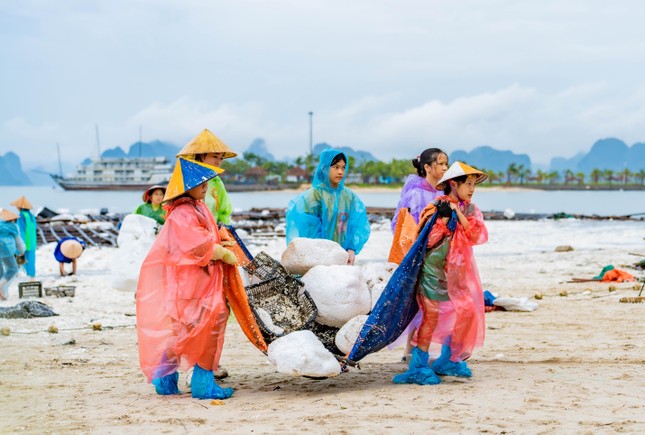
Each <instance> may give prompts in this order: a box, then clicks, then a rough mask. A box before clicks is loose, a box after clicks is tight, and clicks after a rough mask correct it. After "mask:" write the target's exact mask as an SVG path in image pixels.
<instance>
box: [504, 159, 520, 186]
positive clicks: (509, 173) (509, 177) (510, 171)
mask: <svg viewBox="0 0 645 435" xmlns="http://www.w3.org/2000/svg"><path fill="white" fill-rule="evenodd" d="M516 174H517V166H516V165H515V163H511V164H510V165H508V168H506V184H508V185H510V184H511V181H513V176H515V175H516Z"/></svg>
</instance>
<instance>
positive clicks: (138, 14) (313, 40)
mask: <svg viewBox="0 0 645 435" xmlns="http://www.w3.org/2000/svg"><path fill="white" fill-rule="evenodd" d="M643 16H645V2H642V1H639V0H634V1H630V0H614V1H611V2H608V1H606V0H602V1H598V0H584V1H583V0H567V1H561V0H557V1H552V0H543V1H522V0H515V1H511V0H487V1H485V2H484V1H481V0H472V1H471V0H468V1H460V0H453V1H448V0H443V1H437V0H398V1H396V0H392V1H389V0H388V1H385V0H355V1H347V0H343V1H340V0H328V1H322V0H320V1H310V0H272V1H262V0H231V1H221V0H219V1H215V0H212V1H207V0H204V1H197V0H103V1H97V0H78V1H77V0H61V1H45V0H40V1H32V0H20V1H13V0H0V155H2V154H4V153H6V152H8V151H14V152H16V153H17V154H18V155H19V156H20V157H21V159H22V161H23V165H26V166H27V167H29V166H30V165H32V166H35V165H44V166H47V165H52V164H55V162H56V143H59V144H60V149H61V157H62V159H63V161H65V162H74V163H78V162H80V161H81V160H82V159H83V158H84V157H87V156H90V157H92V156H96V154H97V141H96V126H97V125H98V129H99V133H100V134H99V137H100V145H101V148H102V150H105V149H107V148H113V147H116V146H121V147H122V148H127V147H128V146H129V145H130V144H132V143H134V142H136V141H138V140H139V134H140V131H141V134H142V139H143V141H146V142H147V141H152V140H155V139H160V140H164V141H169V142H173V143H175V144H177V145H178V146H183V145H184V144H185V143H187V142H188V141H189V140H190V139H191V138H192V137H194V136H195V135H197V134H198V133H199V132H200V131H201V130H202V129H203V128H208V129H210V130H211V131H213V132H214V133H215V134H217V135H218V136H219V137H220V138H222V139H223V140H224V141H225V142H226V143H227V144H228V145H229V146H231V147H232V148H233V149H235V150H241V151H243V150H245V149H246V148H247V147H248V146H249V144H250V143H251V142H252V141H253V140H254V139H255V138H258V137H261V138H264V139H265V140H266V143H267V146H268V149H269V151H270V152H271V153H273V154H274V155H275V156H276V157H278V158H284V157H295V156H298V155H305V154H307V153H308V151H309V121H310V117H309V114H308V113H309V112H310V111H312V112H313V113H314V114H313V117H312V121H313V122H312V124H313V143H314V144H316V143H319V142H327V143H329V144H332V145H335V146H351V147H353V148H354V149H361V150H366V151H371V152H372V153H373V154H374V155H375V156H376V157H378V158H380V159H383V160H389V159H391V158H400V159H403V158H405V159H407V158H410V157H414V156H416V155H418V154H419V153H420V152H421V151H423V149H425V148H428V147H433V146H437V147H440V148H443V149H444V150H446V151H448V153H450V152H452V151H455V150H466V151H469V150H471V149H473V148H474V147H477V146H480V145H490V146H493V147H494V148H497V149H504V150H512V151H513V152H515V153H527V154H528V155H529V156H530V157H531V159H532V161H533V162H534V163H537V164H544V163H548V162H549V161H550V159H551V158H552V157H556V156H559V157H572V156H574V155H575V154H577V153H579V152H586V151H588V150H589V149H590V147H591V145H592V144H593V143H594V142H595V141H596V140H597V139H601V138H606V137H617V138H619V139H622V140H624V141H625V142H626V143H627V144H628V145H632V144H633V143H635V142H644V141H645V122H644V121H645V81H644V78H645V26H643V24H642V18H643Z"/></svg>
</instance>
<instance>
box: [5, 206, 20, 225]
mask: <svg viewBox="0 0 645 435" xmlns="http://www.w3.org/2000/svg"><path fill="white" fill-rule="evenodd" d="M19 217H20V216H18V215H17V214H15V213H12V212H10V211H9V210H7V209H4V208H0V221H7V222H8V221H15V220H17V219H18V218H19Z"/></svg>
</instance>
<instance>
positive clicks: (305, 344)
mask: <svg viewBox="0 0 645 435" xmlns="http://www.w3.org/2000/svg"><path fill="white" fill-rule="evenodd" d="M262 256H266V254H263V253H262V254H259V255H258V256H256V258H258V257H262ZM347 259H348V255H347V252H346V251H345V250H344V249H343V248H342V247H341V246H340V245H338V244H337V243H336V242H333V241H330V240H323V239H306V238H296V239H294V240H293V241H292V242H291V243H290V244H289V246H288V247H287V249H286V250H285V251H284V253H283V255H282V257H281V262H280V264H281V266H282V267H284V270H285V271H286V272H287V273H288V274H290V275H291V278H290V279H293V280H297V281H299V282H300V283H301V284H302V286H301V288H300V290H299V292H300V294H301V295H304V294H306V295H307V296H308V297H309V298H311V300H312V301H313V303H314V304H315V310H316V311H315V317H314V318H313V319H312V320H311V321H308V320H307V319H303V327H302V328H301V329H300V330H296V331H294V330H292V325H291V324H289V322H285V319H283V318H281V314H282V313H281V310H279V309H277V308H276V309H263V310H258V309H257V308H254V312H255V314H256V317H258V318H259V322H258V323H261V324H264V325H267V324H270V325H271V326H267V327H268V328H271V334H270V335H271V336H268V337H267V336H265V340H266V341H267V342H269V343H270V344H269V349H268V357H269V361H271V363H273V364H274V365H275V366H276V368H277V369H278V371H279V372H280V373H285V374H291V375H298V376H309V377H332V376H336V375H338V374H340V373H341V366H340V364H339V363H338V360H339V359H341V358H342V357H343V356H344V355H346V354H347V353H349V351H350V350H351V348H352V346H353V345H354V342H355V341H356V338H357V337H358V334H359V333H360V331H361V329H362V327H363V324H364V323H365V321H366V320H367V317H368V316H367V315H368V314H369V312H370V311H371V310H372V307H373V306H374V304H375V303H376V301H377V300H378V298H379V297H380V295H381V292H382V291H383V288H384V287H385V285H386V284H387V282H388V281H389V279H390V277H391V276H392V273H393V272H394V270H395V269H396V267H397V266H396V264H394V263H370V264H366V265H364V266H350V265H347ZM276 263H277V261H276ZM245 269H246V270H247V271H250V273H249V282H250V283H251V285H249V286H247V290H248V289H249V288H253V286H254V285H257V280H256V279H255V278H254V271H253V266H252V265H251V267H250V268H245ZM254 280H255V281H256V282H254ZM249 301H250V303H251V305H253V296H252V295H250V297H249ZM280 332H282V333H280Z"/></svg>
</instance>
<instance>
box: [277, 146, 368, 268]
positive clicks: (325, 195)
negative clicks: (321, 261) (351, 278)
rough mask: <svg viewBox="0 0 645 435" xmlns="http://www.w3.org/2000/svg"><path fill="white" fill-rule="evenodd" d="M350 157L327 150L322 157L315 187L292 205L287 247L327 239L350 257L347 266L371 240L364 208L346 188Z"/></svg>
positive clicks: (300, 196) (287, 230)
mask: <svg viewBox="0 0 645 435" xmlns="http://www.w3.org/2000/svg"><path fill="white" fill-rule="evenodd" d="M346 169H347V156H345V154H344V153H343V152H341V151H338V150H335V149H333V148H327V149H326V150H324V151H323V152H322V153H320V162H319V163H318V167H317V168H316V172H315V173H314V179H313V182H312V187H311V188H310V189H308V190H306V191H305V192H303V193H302V194H300V195H298V196H297V197H296V198H294V199H293V200H291V202H289V206H288V207H287V216H286V221H287V229H286V236H287V244H288V243H289V242H291V240H293V239H295V238H296V237H307V238H311V239H327V240H333V241H334V242H336V243H338V244H339V245H341V246H342V247H343V248H344V249H345V250H346V251H347V252H348V254H349V259H348V261H347V263H348V264H354V259H355V255H357V254H358V253H359V252H360V251H361V249H363V246H364V245H365V242H367V239H369V236H370V224H369V221H368V219H367V211H366V210H365V205H363V202H362V201H361V200H360V198H359V197H358V196H357V195H356V194H355V193H354V192H352V191H351V190H350V189H348V188H346V187H345V175H346V174H347V171H346Z"/></svg>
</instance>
